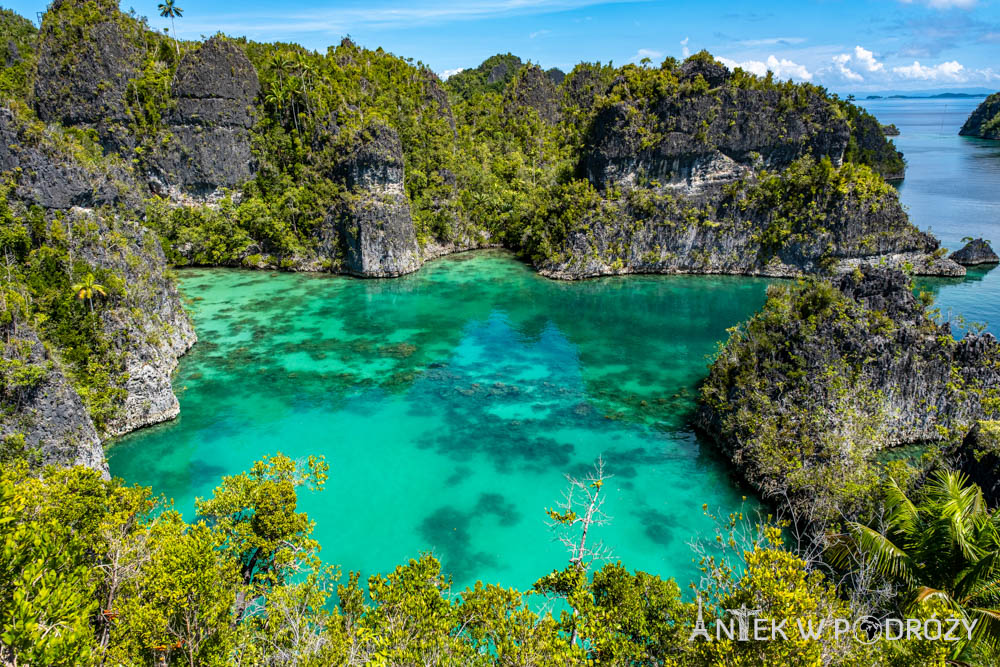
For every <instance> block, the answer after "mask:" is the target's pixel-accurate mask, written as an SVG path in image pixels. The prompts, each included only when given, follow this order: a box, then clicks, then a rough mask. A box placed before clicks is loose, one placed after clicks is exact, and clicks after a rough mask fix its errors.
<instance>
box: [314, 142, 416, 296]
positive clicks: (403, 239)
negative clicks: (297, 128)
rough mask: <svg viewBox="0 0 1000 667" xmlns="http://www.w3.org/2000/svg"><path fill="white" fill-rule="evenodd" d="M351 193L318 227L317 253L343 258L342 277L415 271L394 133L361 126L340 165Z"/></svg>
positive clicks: (410, 222) (333, 167)
mask: <svg viewBox="0 0 1000 667" xmlns="http://www.w3.org/2000/svg"><path fill="white" fill-rule="evenodd" d="M330 168H331V170H332V172H333V173H341V174H343V176H344V178H345V180H346V183H347V186H348V188H349V190H350V192H349V193H348V194H347V195H346V196H345V197H344V198H343V200H342V201H340V202H338V203H337V204H335V205H334V206H333V207H332V208H331V210H330V213H329V215H327V217H326V219H324V221H323V223H322V224H321V225H320V227H319V230H318V233H317V236H318V242H319V247H320V252H321V253H322V254H323V255H325V256H326V257H328V258H330V259H331V260H334V261H336V260H337V259H339V258H341V257H342V258H344V259H343V265H342V266H341V267H340V269H341V270H343V271H344V272H346V273H350V274H352V275H356V276H361V277H365V278H386V277H393V276H400V275H403V274H406V273H411V272H413V271H416V270H417V269H418V268H420V263H421V258H420V249H419V247H418V245H417V237H416V232H415V230H414V228H413V219H412V217H411V215H410V205H409V201H408V200H407V198H406V191H405V190H404V187H403V148H402V145H401V144H400V143H399V136H398V135H397V134H396V132H395V130H392V129H391V128H389V127H387V126H385V125H382V124H373V125H369V126H367V127H366V128H364V129H363V130H362V131H361V132H360V133H359V135H358V137H357V138H356V141H355V145H354V149H353V150H352V151H351V153H350V154H349V155H348V156H347V157H346V158H344V159H343V161H342V162H341V163H340V164H337V165H330Z"/></svg>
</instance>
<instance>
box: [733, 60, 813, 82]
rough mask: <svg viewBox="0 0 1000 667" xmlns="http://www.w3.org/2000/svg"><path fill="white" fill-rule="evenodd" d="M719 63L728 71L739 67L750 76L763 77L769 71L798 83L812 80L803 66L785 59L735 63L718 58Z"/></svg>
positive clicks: (810, 74)
mask: <svg viewBox="0 0 1000 667" xmlns="http://www.w3.org/2000/svg"><path fill="white" fill-rule="evenodd" d="M719 61H720V62H721V63H722V64H723V65H725V66H726V67H728V68H729V69H735V68H736V67H739V68H741V69H744V70H746V71H747V72H750V73H751V74H756V75H757V76H764V75H766V74H767V73H768V71H771V72H774V76H776V77H778V78H779V79H798V80H800V81H810V80H811V79H812V78H813V75H812V72H810V71H809V69H808V68H807V67H805V66H804V65H800V64H798V63H797V62H794V61H791V60H788V59H786V58H780V59H779V58H777V57H776V56H774V55H770V56H768V57H767V60H766V61H761V60H744V61H742V62H737V61H735V60H731V59H729V58H719Z"/></svg>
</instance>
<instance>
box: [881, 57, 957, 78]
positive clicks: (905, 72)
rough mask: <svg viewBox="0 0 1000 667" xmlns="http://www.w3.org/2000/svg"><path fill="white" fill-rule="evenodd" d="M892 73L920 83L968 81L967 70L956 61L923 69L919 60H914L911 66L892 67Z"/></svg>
mask: <svg viewBox="0 0 1000 667" xmlns="http://www.w3.org/2000/svg"><path fill="white" fill-rule="evenodd" d="M892 71H893V72H895V73H896V74H898V75H899V76H901V77H903V78H904V79H918V80H922V81H966V80H968V73H967V70H966V69H965V67H963V66H962V63H960V62H958V61H957V60H951V61H948V62H946V63H940V64H938V65H934V66H933V67H925V66H924V65H921V64H920V61H919V60H914V61H913V64H912V65H906V66H904V67H893V68H892Z"/></svg>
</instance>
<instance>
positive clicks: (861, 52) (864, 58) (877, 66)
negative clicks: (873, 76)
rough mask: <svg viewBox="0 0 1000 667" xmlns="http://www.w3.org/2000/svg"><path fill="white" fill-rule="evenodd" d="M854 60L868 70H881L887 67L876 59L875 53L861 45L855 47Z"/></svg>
mask: <svg viewBox="0 0 1000 667" xmlns="http://www.w3.org/2000/svg"><path fill="white" fill-rule="evenodd" d="M853 60H854V62H856V63H857V64H858V65H860V66H861V68H862V69H864V70H865V71H866V72H881V71H882V70H884V69H885V65H883V64H882V63H880V62H878V61H877V60H875V54H874V53H872V52H871V51H869V50H868V49H864V48H862V47H860V46H855V47H854V57H853Z"/></svg>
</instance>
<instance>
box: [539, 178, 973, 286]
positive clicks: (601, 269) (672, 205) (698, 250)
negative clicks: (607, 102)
mask: <svg viewBox="0 0 1000 667" xmlns="http://www.w3.org/2000/svg"><path fill="white" fill-rule="evenodd" d="M728 168H729V165H728V163H727V164H723V165H721V166H720V167H719V169H721V170H722V171H723V172H724V173H725V172H726V170H727V169H728ZM697 175H698V180H695V179H692V180H691V181H689V183H690V184H691V187H690V189H689V192H690V191H692V190H693V189H694V185H695V184H697V185H698V187H699V188H701V195H700V196H697V195H696V196H693V197H692V196H690V195H688V196H683V195H668V196H662V195H661V196H659V197H655V198H653V197H649V198H647V197H644V196H638V194H637V196H635V197H634V198H633V197H629V196H626V197H624V198H622V199H619V200H617V201H604V202H602V206H601V209H600V210H599V211H597V212H595V213H593V214H591V215H590V217H587V218H585V219H584V220H583V221H582V224H579V225H577V226H576V227H575V228H573V229H572V230H570V231H569V232H568V233H567V235H566V238H565V239H564V241H563V243H562V245H561V246H560V251H559V253H557V255H556V256H555V257H554V258H553V259H549V260H546V261H544V262H542V263H541V264H540V265H539V266H538V268H539V271H540V272H541V273H542V274H543V275H546V276H549V277H553V278H562V279H570V280H572V279H578V278H588V277H593V276H601V275H621V274H630V273H710V274H711V273H725V274H744V275H759V276H774V277H792V276H798V275H801V274H803V273H819V272H822V271H823V270H832V271H834V272H843V271H848V270H851V269H853V268H854V267H855V266H857V265H859V264H863V263H866V262H876V261H885V262H886V263H888V264H889V265H891V266H897V267H903V266H904V265H907V264H909V265H911V266H912V267H913V270H914V271H915V272H916V273H918V274H927V275H952V276H961V275H965V269H964V268H962V267H961V266H959V265H958V264H955V263H954V262H951V261H950V260H947V259H940V258H937V257H935V256H934V254H933V253H934V251H935V250H937V248H938V241H937V239H935V238H934V237H933V236H931V235H930V234H927V233H924V232H921V231H919V230H918V229H916V228H915V227H913V225H911V224H910V223H909V220H908V219H907V217H906V213H905V211H903V209H902V207H901V206H900V204H899V201H898V199H897V198H896V195H895V193H894V192H893V193H890V194H888V195H886V196H885V197H883V198H880V199H878V200H875V201H865V200H864V199H863V198H862V197H860V196H858V195H857V194H856V193H854V192H853V191H851V192H848V193H847V194H841V193H835V194H832V195H831V196H829V197H828V198H826V199H823V200H822V201H818V202H817V204H818V205H819V207H820V210H822V211H823V224H822V228H821V229H817V230H810V231H809V232H808V233H804V234H801V235H796V236H794V237H792V238H790V239H788V240H785V241H783V242H782V243H781V245H780V246H778V247H774V246H773V245H772V244H769V243H768V242H767V241H766V239H767V234H766V232H767V230H768V228H769V226H770V225H771V223H772V222H773V218H774V216H775V215H776V214H775V211H773V210H772V209H771V208H770V207H769V206H768V205H766V204H762V205H758V206H746V205H745V204H744V200H743V198H742V196H732V197H731V196H719V195H718V193H717V192H718V191H717V189H716V187H717V182H716V181H717V180H724V179H722V177H715V176H714V172H713V170H712V168H711V167H710V166H709V167H707V168H706V169H705V170H704V171H703V172H699V173H698V174H697ZM650 202H652V203H650ZM778 215H780V213H779V214H778Z"/></svg>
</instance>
